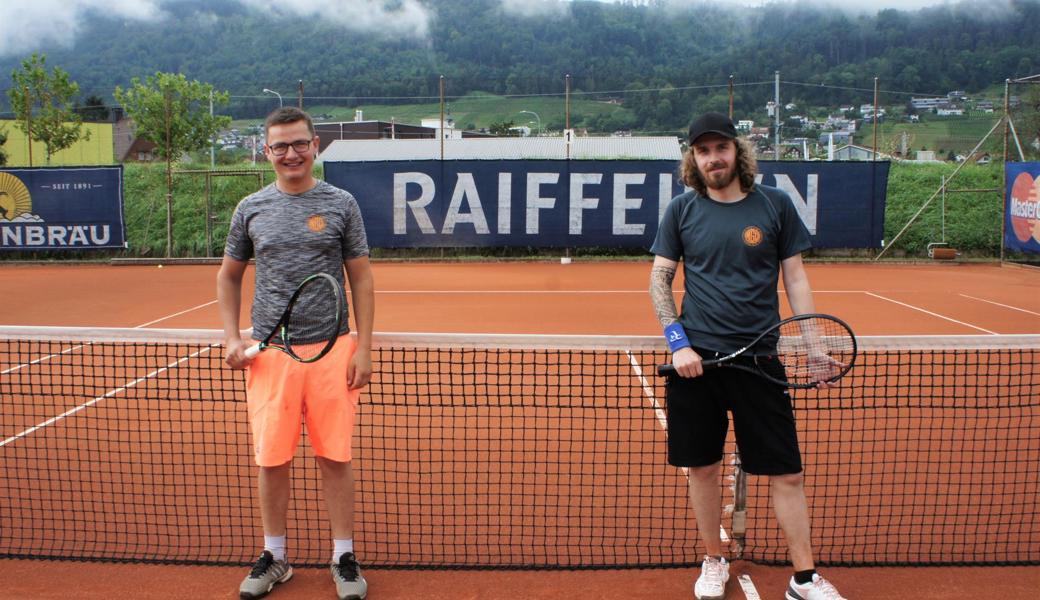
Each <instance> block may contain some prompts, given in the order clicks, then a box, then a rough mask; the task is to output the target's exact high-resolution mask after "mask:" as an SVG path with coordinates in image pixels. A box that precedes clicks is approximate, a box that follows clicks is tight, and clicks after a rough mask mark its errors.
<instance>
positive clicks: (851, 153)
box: [834, 144, 891, 160]
mask: <svg viewBox="0 0 1040 600" xmlns="http://www.w3.org/2000/svg"><path fill="white" fill-rule="evenodd" d="M877 158H878V159H880V160H888V159H890V158H891V157H890V156H888V155H887V154H884V153H883V152H878V153H877ZM834 160H874V150H873V149H871V148H866V147H864V146H857V145H856V144H848V145H845V146H842V147H841V148H838V149H837V150H835V151H834Z"/></svg>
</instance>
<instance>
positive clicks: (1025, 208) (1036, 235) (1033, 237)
mask: <svg viewBox="0 0 1040 600" xmlns="http://www.w3.org/2000/svg"><path fill="white" fill-rule="evenodd" d="M1005 185H1006V186H1007V205H1006V206H1005V209H1004V224H1005V228H1004V246H1005V247H1006V248H1008V249H1010V250H1017V251H1019V252H1031V253H1034V254H1040V163H1037V162H1031V163H1007V180H1006V182H1005Z"/></svg>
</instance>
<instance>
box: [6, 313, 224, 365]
mask: <svg viewBox="0 0 1040 600" xmlns="http://www.w3.org/2000/svg"><path fill="white" fill-rule="evenodd" d="M215 303H216V300H211V301H209V302H206V303H204V304H199V305H198V306H194V307H192V308H189V309H187V310H182V311H180V312H176V313H173V314H172V315H167V316H165V317H160V318H158V319H155V320H154V321H149V322H147V323H142V324H140V325H135V326H134V327H133V329H142V328H144V327H148V326H149V325H155V324H156V323H161V322H163V321H165V320H167V319H172V318H174V317H179V316H181V315H184V314H187V313H190V312H192V311H194V310H198V309H200V308H205V307H207V306H209V305H210V304H215ZM86 345H87V344H79V345H78V346H71V347H69V348H66V349H64V350H62V351H61V352H59V353H57V354H48V355H47V356H41V357H40V358H37V359H36V360H33V361H30V362H27V363H23V364H20V365H15V366H13V367H11V368H9V369H4V370H3V371H0V375H7V374H8V373H14V372H15V371H20V370H22V369H24V368H26V367H31V366H32V365H36V364H40V363H42V362H46V361H48V360H50V359H52V358H55V357H57V356H61V355H62V354H68V353H69V352H73V351H75V350H79V349H80V348H82V347H84V346H86Z"/></svg>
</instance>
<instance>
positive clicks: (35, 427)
mask: <svg viewBox="0 0 1040 600" xmlns="http://www.w3.org/2000/svg"><path fill="white" fill-rule="evenodd" d="M217 347H219V344H212V345H209V346H207V347H205V348H203V349H202V350H199V351H198V352H195V353H193V354H190V355H188V356H185V357H182V358H179V359H177V360H175V361H174V362H172V363H170V364H168V365H166V366H165V367H161V368H159V369H156V370H154V371H152V372H151V373H149V374H147V375H145V376H144V377H138V378H137V379H135V380H133V381H131V382H130V383H127V384H124V385H121V386H119V387H117V388H114V389H111V390H109V391H107V392H105V393H104V394H102V395H100V396H98V397H97V398H94V399H93V400H90V401H88V402H84V403H83V404H80V405H79V406H77V407H76V408H71V409H69V410H67V411H65V412H63V413H61V414H60V415H58V416H56V417H51V418H49V419H47V420H46V421H43V422H42V423H39V424H37V425H33V426H32V427H30V428H28V429H26V430H24V431H22V432H21V433H18V434H15V435H12V436H11V437H9V438H7V439H6V440H4V441H2V442H0V447H3V446H6V445H7V444H10V443H11V442H14V441H17V440H19V439H21V438H23V437H25V436H27V435H29V434H30V433H33V432H34V431H37V430H39V429H43V428H44V427H47V426H48V425H53V424H55V423H57V422H58V421H61V420H62V419H64V418H65V417H68V416H71V415H74V414H76V413H78V412H79V411H81V410H85V409H87V408H89V407H91V406H93V405H95V404H97V403H98V402H101V401H102V400H104V399H105V398H111V397H112V396H115V395H116V394H119V393H121V392H124V391H126V390H128V389H130V388H132V387H134V386H136V385H137V384H139V383H141V382H142V381H145V380H147V379H150V378H152V377H155V376H156V375H158V374H160V373H164V372H166V371H168V370H170V369H172V368H173V367H176V366H177V365H179V364H181V363H182V362H184V361H186V360H190V359H193V358H195V357H196V356H198V355H200V354H202V353H203V352H209V351H210V350H211V349H213V348H217Z"/></svg>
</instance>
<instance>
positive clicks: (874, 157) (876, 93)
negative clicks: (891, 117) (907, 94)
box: [873, 77, 878, 160]
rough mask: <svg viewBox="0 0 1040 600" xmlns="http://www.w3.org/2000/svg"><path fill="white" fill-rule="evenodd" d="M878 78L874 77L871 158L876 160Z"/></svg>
mask: <svg viewBox="0 0 1040 600" xmlns="http://www.w3.org/2000/svg"><path fill="white" fill-rule="evenodd" d="M877 82H878V78H877V77H875V78H874V108H873V112H874V155H873V159H874V160H877V128H878V105H877V103H878V90H877Z"/></svg>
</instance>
